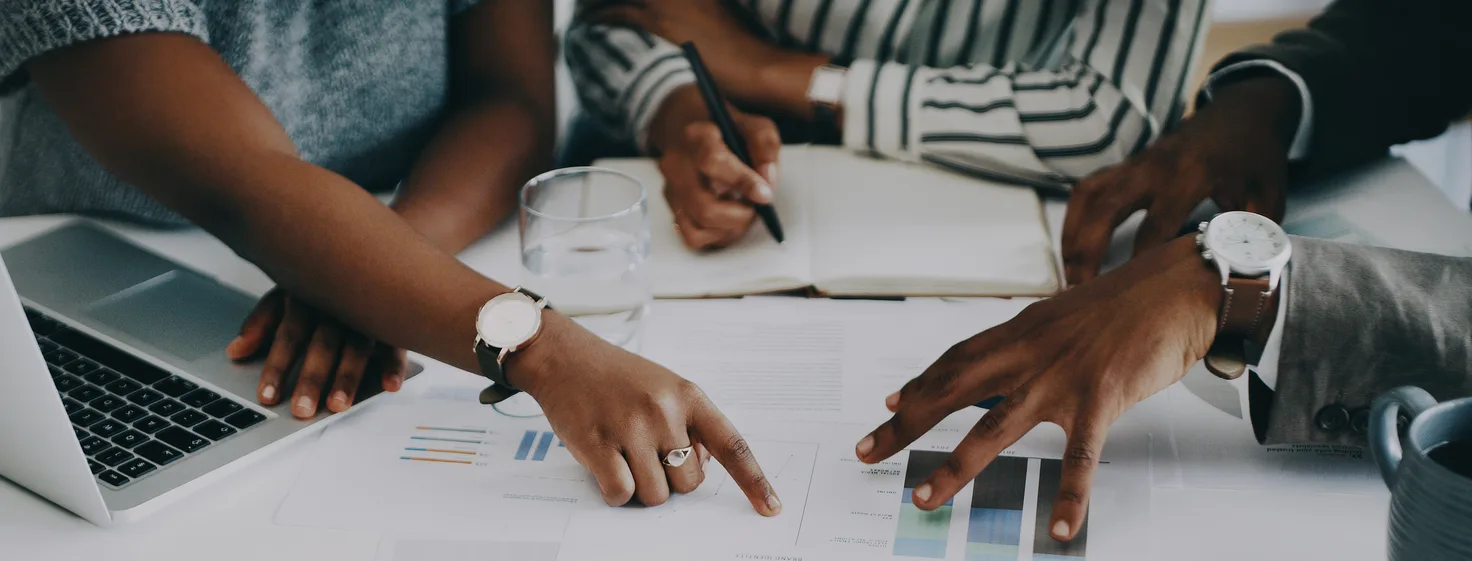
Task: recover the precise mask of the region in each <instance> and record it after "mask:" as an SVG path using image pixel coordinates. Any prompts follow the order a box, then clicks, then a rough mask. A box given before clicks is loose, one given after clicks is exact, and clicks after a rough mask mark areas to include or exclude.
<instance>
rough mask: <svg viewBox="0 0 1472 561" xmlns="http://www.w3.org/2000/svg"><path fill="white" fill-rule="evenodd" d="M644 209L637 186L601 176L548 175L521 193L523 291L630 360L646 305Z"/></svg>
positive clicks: (600, 171)
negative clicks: (527, 290)
mask: <svg viewBox="0 0 1472 561" xmlns="http://www.w3.org/2000/svg"><path fill="white" fill-rule="evenodd" d="M648 206H649V203H648V194H647V193H646V191H645V189H644V184H642V183H640V182H639V180H637V179H634V178H633V177H631V176H629V175H628V174H625V173H622V172H617V171H614V170H610V169H604V168H596V167H575V168H567V169H560V170H554V171H550V172H547V173H544V174H542V175H539V176H537V177H535V178H533V179H532V180H531V181H530V182H528V183H527V184H526V186H525V187H522V189H521V264H522V266H524V267H526V270H527V271H528V272H529V273H531V275H530V276H529V277H528V278H527V282H526V285H527V287H528V288H530V289H532V290H534V291H536V292H538V293H540V294H541V295H542V296H545V297H547V299H548V300H550V301H551V303H552V306H553V307H554V308H556V309H557V311H558V312H559V313H561V314H563V315H566V316H568V317H571V318H572V319H573V320H575V321H577V322H578V324H580V325H582V326H583V327H585V328H587V329H588V330H589V331H592V332H593V333H596V334H597V335H598V336H600V337H602V338H603V339H604V340H607V341H608V342H610V343H613V344H615V345H618V346H620V347H623V348H624V349H627V350H630V351H634V352H638V350H639V342H640V341H639V337H640V334H641V323H642V322H643V319H644V315H645V314H646V313H648V311H649V303H650V298H651V297H650V293H649V279H648V278H647V276H646V275H647V273H648V265H647V263H646V262H647V261H648V260H649V216H648V212H647V211H648Z"/></svg>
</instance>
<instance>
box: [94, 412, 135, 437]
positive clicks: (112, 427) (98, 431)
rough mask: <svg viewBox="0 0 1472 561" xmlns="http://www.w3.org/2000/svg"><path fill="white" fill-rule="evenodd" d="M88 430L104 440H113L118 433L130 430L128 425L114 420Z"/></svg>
mask: <svg viewBox="0 0 1472 561" xmlns="http://www.w3.org/2000/svg"><path fill="white" fill-rule="evenodd" d="M89 411H90V410H89ZM87 428H88V430H91V431H92V434H95V435H97V436H100V437H103V438H112V437H113V436H114V435H116V434H117V433H120V432H123V431H124V430H126V429H127V428H128V425H124V424H122V423H120V422H118V421H115V420H112V419H107V420H104V421H101V422H99V423H97V424H95V425H92V426H90V427H87Z"/></svg>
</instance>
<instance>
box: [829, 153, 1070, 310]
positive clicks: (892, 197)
mask: <svg viewBox="0 0 1472 561" xmlns="http://www.w3.org/2000/svg"><path fill="white" fill-rule="evenodd" d="M804 160H805V164H806V167H807V172H808V175H807V178H808V179H807V181H808V184H809V185H811V193H812V194H811V197H812V199H813V204H812V211H811V212H812V224H813V228H812V230H813V242H812V246H813V275H814V276H815V277H816V280H815V284H817V285H818V288H819V289H820V290H823V291H825V292H830V293H834V294H880V295H883V294H908V295H934V296H944V295H1009V296H1045V295H1050V294H1052V293H1054V292H1057V290H1058V280H1057V275H1056V271H1055V269H1054V265H1053V251H1052V242H1051V239H1050V237H1049V235H1048V230H1047V225H1046V224H1045V223H1044V221H1043V209H1042V205H1041V203H1040V202H1039V201H1038V196H1037V194H1036V193H1035V192H1034V191H1033V190H1032V189H1030V188H1027V187H1017V186H1011V185H1003V184H998V183H989V182H986V181H982V180H978V179H975V178H971V177H966V176H963V175H960V174H956V173H950V172H947V171H944V170H941V169H938V168H936V167H934V166H927V165H919V164H906V163H901V162H894V161H885V160H876V159H873V158H868V157H864V156H860V155H857V154H854V153H852V152H849V151H846V150H841V149H837V148H824V147H812V148H809V149H808V151H807V153H806V154H804Z"/></svg>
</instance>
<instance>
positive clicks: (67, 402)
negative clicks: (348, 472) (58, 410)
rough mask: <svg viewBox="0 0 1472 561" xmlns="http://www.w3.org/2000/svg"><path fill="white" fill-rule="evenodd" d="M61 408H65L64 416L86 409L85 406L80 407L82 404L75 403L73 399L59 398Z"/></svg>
mask: <svg viewBox="0 0 1472 561" xmlns="http://www.w3.org/2000/svg"><path fill="white" fill-rule="evenodd" d="M61 406H62V407H65V408H66V414H67V415H68V416H70V415H71V414H73V413H76V412H78V411H81V410H83V409H86V406H85V405H82V402H80V401H77V400H75V399H72V398H70V397H63V398H61Z"/></svg>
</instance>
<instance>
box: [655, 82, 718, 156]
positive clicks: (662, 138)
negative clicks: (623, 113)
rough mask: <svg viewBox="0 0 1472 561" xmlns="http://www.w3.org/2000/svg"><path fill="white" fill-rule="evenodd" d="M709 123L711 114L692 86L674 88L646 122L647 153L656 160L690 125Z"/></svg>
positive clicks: (698, 91)
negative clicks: (651, 154)
mask: <svg viewBox="0 0 1472 561" xmlns="http://www.w3.org/2000/svg"><path fill="white" fill-rule="evenodd" d="M708 120H710V110H709V109H707V108H706V107H705V100H704V99H703V98H701V97H700V90H699V89H698V88H697V87H696V86H695V84H686V85H684V86H680V87H678V88H675V89H674V90H672V91H670V93H669V95H667V96H665V98H664V101H663V102H661V103H660V104H659V109H658V110H657V111H656V112H655V113H654V117H653V118H652V119H650V120H649V149H650V150H651V151H652V152H654V155H656V156H657V155H659V154H662V153H664V152H665V151H666V150H669V149H670V147H672V146H674V145H675V144H676V143H677V142H679V140H680V139H681V138H683V137H684V135H685V127H686V126H688V125H689V124H690V123H693V122H696V121H708Z"/></svg>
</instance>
